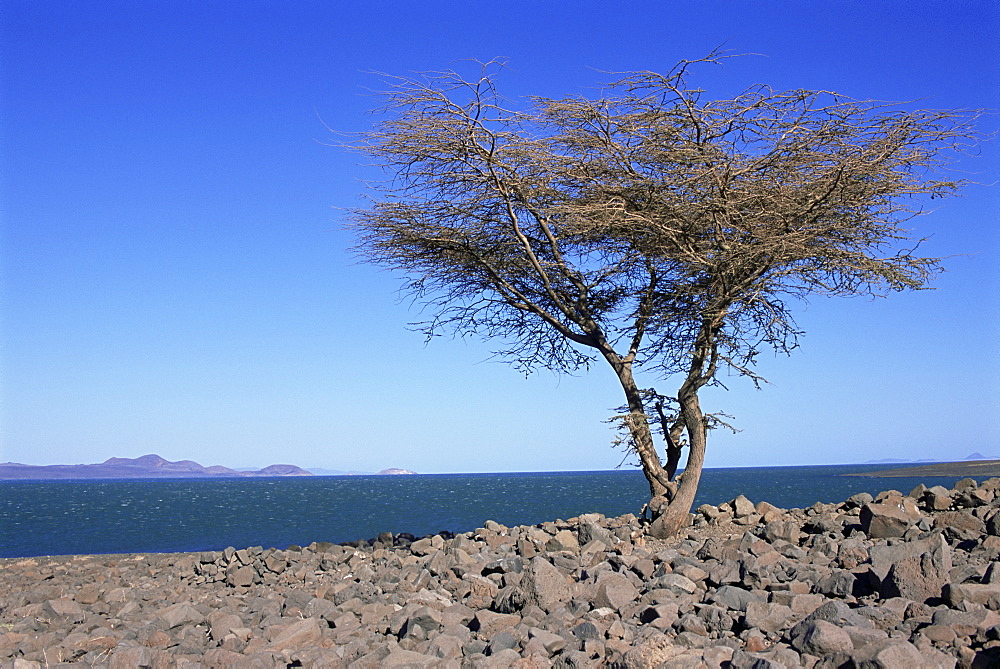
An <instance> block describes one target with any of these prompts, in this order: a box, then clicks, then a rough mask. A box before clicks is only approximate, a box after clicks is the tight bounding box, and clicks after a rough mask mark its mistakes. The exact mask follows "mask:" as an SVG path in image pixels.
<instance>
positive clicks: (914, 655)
mask: <svg viewBox="0 0 1000 669" xmlns="http://www.w3.org/2000/svg"><path fill="white" fill-rule="evenodd" d="M851 661H852V663H853V666H854V667H857V669H900V668H901V667H905V668H906V669H940V667H941V664H939V663H938V662H937V661H936V660H935V659H934V658H931V657H927V656H925V654H923V653H921V652H920V651H919V650H918V649H917V647H916V646H914V645H913V644H912V643H910V642H908V641H903V640H901V639H886V640H885V641H878V642H876V643H873V644H869V645H867V646H864V647H863V648H861V649H859V650H857V651H855V652H854V653H852V654H851Z"/></svg>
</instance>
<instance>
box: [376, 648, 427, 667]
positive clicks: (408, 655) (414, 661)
mask: <svg viewBox="0 0 1000 669" xmlns="http://www.w3.org/2000/svg"><path fill="white" fill-rule="evenodd" d="M440 663H441V659H440V658H437V657H434V656H433V655H424V654H423V653H417V652H415V651H412V650H403V649H402V648H396V649H395V650H393V651H392V652H390V653H389V654H388V655H386V656H385V657H384V658H383V659H382V661H381V662H379V663H378V667H379V669H383V668H386V669H388V668H389V667H405V668H406V669H409V668H410V667H433V666H437V665H439V664H440Z"/></svg>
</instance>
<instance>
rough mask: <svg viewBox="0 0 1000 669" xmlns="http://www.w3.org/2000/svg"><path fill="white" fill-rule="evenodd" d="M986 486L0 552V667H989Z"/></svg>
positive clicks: (996, 516) (996, 526) (998, 537)
mask: <svg viewBox="0 0 1000 669" xmlns="http://www.w3.org/2000/svg"><path fill="white" fill-rule="evenodd" d="M998 512H1000V479H990V480H989V481H986V482H984V483H982V484H977V483H976V481H974V480H973V479H964V480H962V481H959V482H958V483H957V484H956V485H955V487H954V488H953V489H951V490H947V489H945V488H942V487H934V488H930V489H927V488H925V487H924V486H918V488H917V489H915V490H913V491H912V492H910V493H909V494H907V495H904V494H902V493H899V492H896V491H888V492H885V493H882V494H880V495H879V496H878V497H877V499H873V498H872V497H871V496H870V495H868V494H866V493H862V494H859V495H855V496H853V497H851V498H850V499H848V500H847V501H845V502H844V503H842V504H819V503H818V504H815V505H813V506H811V507H809V508H807V509H791V510H783V509H778V508H775V507H773V506H771V505H770V504H768V503H766V502H759V503H757V504H753V503H751V502H750V501H749V500H747V499H746V498H745V497H742V496H741V497H738V498H736V499H734V500H733V501H732V502H730V503H727V504H722V505H719V506H718V507H714V506H708V505H705V506H702V507H700V508H699V509H698V510H697V513H695V514H693V516H692V525H691V526H690V527H689V528H688V529H687V531H686V534H685V535H684V536H682V537H678V538H676V539H673V540H669V541H659V540H654V539H651V538H649V537H648V536H647V535H646V534H645V528H646V523H645V521H644V520H642V519H640V518H636V517H635V516H633V515H626V516H621V517H618V518H605V517H603V516H601V515H597V514H590V515H583V516H580V517H578V518H571V519H568V520H557V521H554V522H549V523H543V524H541V525H537V526H521V527H504V526H502V525H499V524H497V523H495V522H491V521H487V522H486V523H485V526H484V527H482V528H479V529H477V530H476V531H474V532H469V533H464V534H459V535H450V534H441V535H433V536H429V537H423V538H416V537H412V536H409V535H396V536H394V535H391V534H382V535H380V536H379V537H377V538H375V539H373V540H371V541H369V542H357V543H356V544H352V545H335V544H328V543H315V544H312V545H310V546H308V547H304V548H300V547H296V546H292V547H289V548H288V549H286V550H275V549H273V548H268V549H264V548H262V547H254V548H245V549H241V550H236V549H234V548H227V549H226V550H224V551H218V552H206V553H184V554H143V555H90V556H65V557H39V558H21V559H6V560H0V667H4V668H7V667H16V668H18V669H22V668H28V667H43V666H54V665H59V664H70V663H73V664H83V665H91V666H97V667H115V668H117V667H129V668H132V667H140V666H149V667H289V666H291V667H299V666H301V667H358V668H365V667H423V666H429V667H438V666H441V667H456V668H459V667H511V666H513V667H552V666H555V667H590V666H611V667H628V668H632V667H635V668H639V667H642V668H645V667H677V668H681V667H685V668H686V667H691V668H695V667H732V668H735V669H749V668H751V667H752V668H753V669H766V668H778V667H815V668H828V667H859V668H860V667H887V668H888V667H907V668H908V669H918V668H921V667H927V668H937V667H948V668H950V667H956V666H957V667H991V666H1000V615H998V613H997V611H998V610H1000V566H998V562H997V559H998V555H1000V513H998Z"/></svg>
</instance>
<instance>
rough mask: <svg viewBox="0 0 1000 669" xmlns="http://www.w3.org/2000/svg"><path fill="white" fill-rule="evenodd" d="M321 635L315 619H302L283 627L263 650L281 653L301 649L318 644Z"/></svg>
mask: <svg viewBox="0 0 1000 669" xmlns="http://www.w3.org/2000/svg"><path fill="white" fill-rule="evenodd" d="M322 636H323V633H322V631H321V630H320V627H319V622H318V621H317V620H316V619H315V618H304V619H302V620H299V621H298V622H294V623H291V624H290V625H288V626H286V627H284V628H283V629H282V630H281V631H280V632H279V633H278V634H277V636H275V637H274V638H273V639H271V642H270V643H269V644H268V645H267V647H266V649H265V650H271V651H281V650H286V649H290V648H302V647H305V646H311V645H314V644H316V643H318V642H319V640H320V639H321V638H322Z"/></svg>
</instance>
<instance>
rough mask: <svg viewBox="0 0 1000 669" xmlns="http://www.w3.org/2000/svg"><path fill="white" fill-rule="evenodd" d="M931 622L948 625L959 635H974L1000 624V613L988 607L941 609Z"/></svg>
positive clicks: (936, 612)
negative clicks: (967, 609)
mask: <svg viewBox="0 0 1000 669" xmlns="http://www.w3.org/2000/svg"><path fill="white" fill-rule="evenodd" d="M931 622H932V623H933V624H935V625H948V626H949V627H951V628H952V630H954V632H955V634H956V635H958V636H972V635H974V634H977V633H979V632H985V631H986V630H988V629H989V628H991V627H993V626H994V625H1000V615H997V614H996V613H995V612H994V611H989V610H987V609H973V610H972V611H954V610H951V609H939V610H937V611H935V612H934V615H933V617H932V618H931Z"/></svg>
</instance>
